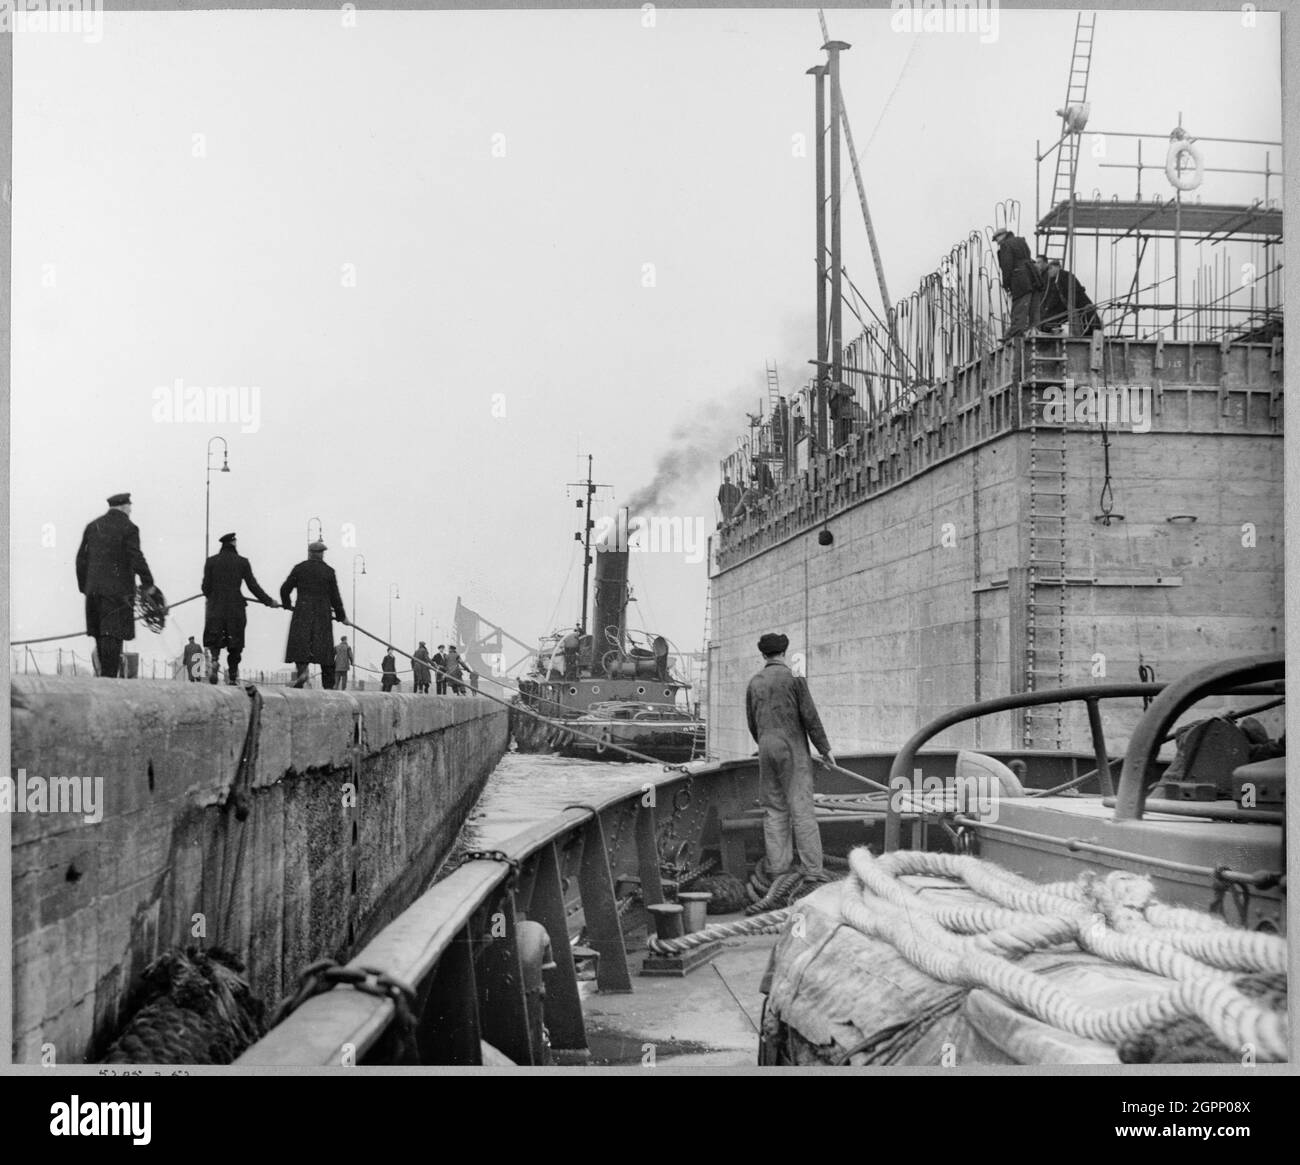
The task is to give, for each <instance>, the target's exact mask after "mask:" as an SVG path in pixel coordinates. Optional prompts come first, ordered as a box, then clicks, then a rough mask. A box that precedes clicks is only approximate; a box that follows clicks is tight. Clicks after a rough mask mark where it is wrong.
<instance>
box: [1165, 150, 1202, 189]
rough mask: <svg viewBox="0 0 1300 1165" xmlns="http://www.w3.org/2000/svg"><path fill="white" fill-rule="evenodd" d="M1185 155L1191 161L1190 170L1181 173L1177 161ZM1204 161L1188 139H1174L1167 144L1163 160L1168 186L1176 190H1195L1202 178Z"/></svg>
mask: <svg viewBox="0 0 1300 1165" xmlns="http://www.w3.org/2000/svg"><path fill="white" fill-rule="evenodd" d="M1183 154H1187V155H1188V156H1189V157H1190V158H1191V159H1192V169H1191V170H1190V171H1182V170H1179V168H1178V159H1179V158H1181V157H1182V156H1183ZM1204 171H1205V160H1204V159H1203V158H1202V157H1201V151H1200V149H1199V148H1198V147H1197V145H1196V143H1195V142H1194V141H1192V140H1191V139H1190V138H1174V139H1172V140H1171V141H1170V143H1169V154H1168V156H1167V157H1166V158H1165V177H1166V178H1168V179H1169V182H1170V185H1172V186H1174V187H1175V188H1176V189H1178V190H1195V189H1196V188H1197V187H1198V186H1199V185H1200V184H1201V178H1202V177H1203V176H1204Z"/></svg>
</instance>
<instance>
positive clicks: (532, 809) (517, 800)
mask: <svg viewBox="0 0 1300 1165" xmlns="http://www.w3.org/2000/svg"><path fill="white" fill-rule="evenodd" d="M662 773H663V766H662V765H657V764H648V763H647V764H618V763H615V762H605V761H588V760H576V759H571V758H569V757H562V756H547V755H544V754H538V753H523V752H508V753H506V755H505V756H504V757H502V758H501V763H500V764H499V765H497V767H496V768H495V769H494V770H493V772H492V775H491V776H490V777H488V780H487V784H486V786H484V789H483V795H482V796H481V797H480V798H479V799H478V802H477V804H475V806H474V808H473V810H472V811H471V813H470V815H469V818H468V819H467V820H466V822H465V824H464V826H463V827H462V828H461V831H460V834H459V836H458V837H457V838H456V844H455V845H454V846H453V847H452V850H451V853H450V854H449V855H448V858H447V861H446V862H445V863H444V864H443V867H442V869H441V870H439V872H438V875H437V876H438V877H439V878H441V877H443V876H445V875H446V874H447V873H450V871H451V870H452V869H454V868H455V866H456V864H457V862H458V861H459V860H460V855H461V854H462V853H464V852H465V851H466V850H470V849H500V848H502V847H504V846H505V844H506V843H507V842H508V841H509V840H510V838H512V837H514V836H515V835H516V834H519V833H522V832H523V831H524V830H526V829H529V828H531V827H532V826H534V825H537V824H539V823H540V822H543V821H547V820H549V819H550V818H552V817H555V816H557V815H558V814H560V813H561V812H563V810H564V808H565V806H566V805H581V804H584V803H587V804H592V803H595V802H597V801H599V800H603V799H604V798H606V797H609V796H611V795H612V794H615V793H619V792H622V791H625V790H626V791H632V790H636V789H639V788H641V786H642V785H644V784H646V783H647V782H648V781H653V780H654V779H655V778H656V777H658V776H660V775H662ZM435 880H436V879H435Z"/></svg>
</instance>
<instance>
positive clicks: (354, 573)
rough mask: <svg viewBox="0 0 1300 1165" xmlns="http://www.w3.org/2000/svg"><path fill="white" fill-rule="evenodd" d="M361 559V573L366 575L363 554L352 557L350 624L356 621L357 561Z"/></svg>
mask: <svg viewBox="0 0 1300 1165" xmlns="http://www.w3.org/2000/svg"><path fill="white" fill-rule="evenodd" d="M358 558H359V559H361V573H362V574H365V573H366V556H365V555H364V554H354V555H353V556H352V622H353V623H356V621H357V559H358Z"/></svg>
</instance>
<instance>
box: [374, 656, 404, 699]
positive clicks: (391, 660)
mask: <svg viewBox="0 0 1300 1165" xmlns="http://www.w3.org/2000/svg"><path fill="white" fill-rule="evenodd" d="M379 670H380V673H381V676H380V680H379V683H380V686H381V687H382V688H383V690H384V691H385V692H391V691H392V690H393V689H394V688H395V687H397V686H398V685H399V684H401V682H402V681H401V680H399V679H398V678H397V657H396V656H395V655H394V654H393V649H392V648H391V647H385V648H384V658H383V660H382V661H381V662H380V664H379Z"/></svg>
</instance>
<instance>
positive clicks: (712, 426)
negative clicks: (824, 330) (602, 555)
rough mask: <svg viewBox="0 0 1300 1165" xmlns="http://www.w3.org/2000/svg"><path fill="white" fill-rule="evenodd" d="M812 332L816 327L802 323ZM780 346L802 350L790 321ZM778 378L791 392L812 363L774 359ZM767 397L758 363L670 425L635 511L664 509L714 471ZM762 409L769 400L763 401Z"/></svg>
mask: <svg viewBox="0 0 1300 1165" xmlns="http://www.w3.org/2000/svg"><path fill="white" fill-rule="evenodd" d="M804 330H806V331H807V333H808V335H809V337H813V338H815V335H816V332H815V329H814V328H813V327H812V326H811V325H809V326H808V327H807V328H806V329H804ZM790 333H791V334H790V335H789V336H788V337H787V342H786V343H785V344H784V345H783V348H784V350H785V351H787V352H801V351H802V347H803V345H799V344H798V343H797V339H798V336H797V333H796V331H795V328H794V327H791V329H790ZM777 367H778V371H779V374H780V379H781V395H782V396H785V397H789V396H791V395H792V394H794V393H795V392H797V391H798V390H799V389H800V388H802V387H803V385H804V384H805V383H806V382H807V380H808V376H809V374H810V373H811V372H812V365H810V364H807V363H806V362H805V359H804V358H803V357H802V356H790V357H787V358H786V359H784V360H780V361H778V362H777ZM766 399H767V374H766V371H765V370H764V369H761V368H760V369H759V370H758V371H756V372H755V374H754V376H753V377H752V378H751V379H750V381H749V383H748V384H746V385H744V386H741V387H738V388H736V389H734V390H732V391H731V392H729V393H727V394H726V395H725V396H724V397H722V398H721V399H713V400H707V401H704V402H703V403H702V404H701V405H700V406H699V408H698V409H697V410H696V411H695V412H694V413H693V414H692V415H691V416H689V417H687V418H686V419H685V420H683V421H679V422H678V423H677V424H676V425H675V426H673V429H672V432H671V433H670V434H669V437H668V448H667V449H666V450H665V451H664V452H663V453H661V454H660V455H659V459H658V461H656V462H655V468H654V475H653V476H652V477H651V479H650V481H649V482H648V483H647V484H646V485H643V486H642V487H641V488H640V489H638V490H637V491H636V492H635V493H634V494H633V495H632V497H631V499H630V500H629V501H628V503H627V508H628V510H629V511H630V512H631V513H632V514H633V515H637V514H644V513H647V512H650V511H653V510H658V509H663V508H665V507H667V506H670V505H671V504H672V503H673V502H675V501H677V500H678V499H679V497H680V495H681V494H682V493H684V492H685V491H687V490H689V489H690V488H691V487H692V486H694V485H696V484H697V483H698V482H700V481H701V480H703V479H704V478H705V477H707V476H708V475H709V474H714V475H716V474H717V472H718V462H719V461H721V460H722V458H724V457H726V456H727V455H728V454H729V453H732V452H734V451H735V449H736V444H737V440H738V439H739V438H740V437H741V436H742V435H744V434H747V433H748V432H749V417H748V415H747V414H748V413H751V412H753V411H754V410H756V409H757V408H758V403H759V401H760V400H761V401H764V402H766ZM763 408H764V412H765V413H766V410H767V405H766V403H764V406H763Z"/></svg>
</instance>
